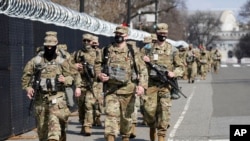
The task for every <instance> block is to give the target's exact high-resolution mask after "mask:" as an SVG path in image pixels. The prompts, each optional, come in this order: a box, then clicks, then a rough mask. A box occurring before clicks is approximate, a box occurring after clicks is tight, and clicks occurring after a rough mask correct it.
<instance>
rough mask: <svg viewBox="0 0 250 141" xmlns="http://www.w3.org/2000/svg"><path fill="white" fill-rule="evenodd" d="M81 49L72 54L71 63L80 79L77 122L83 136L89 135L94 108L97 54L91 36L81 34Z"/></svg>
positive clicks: (92, 122)
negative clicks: (79, 124) (80, 92)
mask: <svg viewBox="0 0 250 141" xmlns="http://www.w3.org/2000/svg"><path fill="white" fill-rule="evenodd" d="M82 39H83V47H82V48H81V49H79V50H78V51H75V52H73V53H72V63H73V64H75V66H76V68H77V70H78V71H79V72H80V75H81V78H82V86H83V88H82V96H81V97H79V98H78V112H79V121H80V123H81V124H82V129H81V133H82V134H84V135H85V136H90V135H91V128H92V125H93V124H94V121H93V119H94V117H93V114H94V107H95V105H96V102H97V101H96V97H97V95H96V93H95V92H94V89H93V85H94V77H95V73H94V69H93V66H94V64H95V60H96V58H97V55H98V53H97V52H96V49H95V48H93V47H92V43H93V35H92V34H88V33H87V34H83V36H82Z"/></svg>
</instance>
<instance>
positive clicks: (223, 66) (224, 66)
mask: <svg viewBox="0 0 250 141" xmlns="http://www.w3.org/2000/svg"><path fill="white" fill-rule="evenodd" d="M220 66H221V67H222V68H226V67H228V66H227V64H221V65H220Z"/></svg>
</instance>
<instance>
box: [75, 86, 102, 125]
mask: <svg viewBox="0 0 250 141" xmlns="http://www.w3.org/2000/svg"><path fill="white" fill-rule="evenodd" d="M93 92H94V94H93ZM93 92H91V91H90V90H85V91H82V95H81V96H80V97H79V98H78V112H79V121H80V123H81V124H82V125H83V126H88V127H92V125H93V123H94V119H95V117H100V116H101V114H102V111H103V104H102V101H103V98H102V96H101V94H100V93H101V92H100V93H99V88H97V87H94V90H93Z"/></svg>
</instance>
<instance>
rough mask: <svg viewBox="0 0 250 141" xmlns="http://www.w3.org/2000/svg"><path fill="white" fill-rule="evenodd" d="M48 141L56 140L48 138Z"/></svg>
mask: <svg viewBox="0 0 250 141" xmlns="http://www.w3.org/2000/svg"><path fill="white" fill-rule="evenodd" d="M48 141H57V140H54V139H49V140H48Z"/></svg>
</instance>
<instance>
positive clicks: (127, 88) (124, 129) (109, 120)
mask: <svg viewBox="0 0 250 141" xmlns="http://www.w3.org/2000/svg"><path fill="white" fill-rule="evenodd" d="M114 33H115V37H114V40H115V43H113V44H111V45H109V46H108V47H105V48H103V58H100V60H99V61H98V62H97V63H96V65H95V71H96V74H97V76H98V79H100V80H101V81H102V82H103V91H104V94H105V115H106V118H105V124H104V125H105V131H104V136H105V139H106V140H108V141H114V140H115V137H117V135H118V134H119V133H120V134H121V136H122V141H129V137H130V135H131V128H132V118H131V114H132V113H133V112H134V104H135V93H136V94H137V95H141V94H143V93H144V89H146V88H147V76H148V74H147V68H146V66H145V64H143V63H141V62H142V60H141V57H140V54H139V53H138V52H137V51H136V50H133V48H132V47H131V46H130V45H128V44H127V43H126V40H127V39H128V27H125V26H117V27H116V30H115V32H114ZM102 65H103V67H102ZM136 76H139V77H136ZM119 130H120V132H119Z"/></svg>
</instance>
